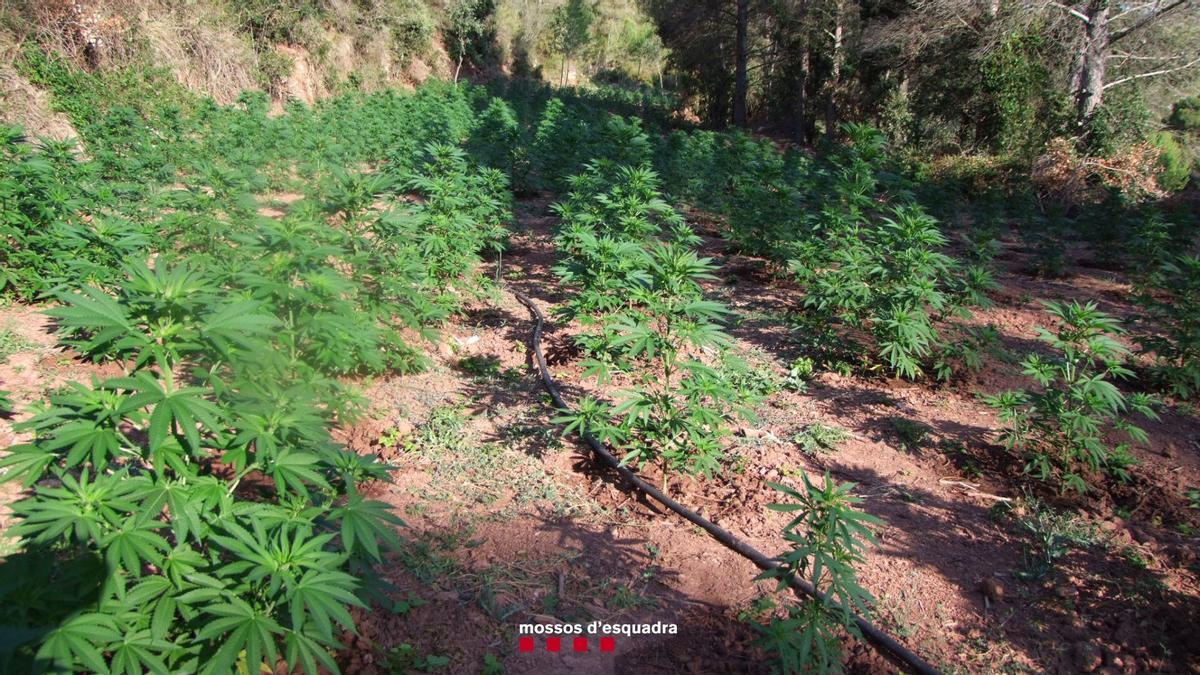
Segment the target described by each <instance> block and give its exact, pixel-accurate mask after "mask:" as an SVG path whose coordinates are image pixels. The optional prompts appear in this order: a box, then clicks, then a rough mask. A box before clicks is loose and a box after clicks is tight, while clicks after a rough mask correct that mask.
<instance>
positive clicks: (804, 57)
mask: <svg viewBox="0 0 1200 675" xmlns="http://www.w3.org/2000/svg"><path fill="white" fill-rule="evenodd" d="M808 69H809V53H808V46H807V45H805V46H804V47H803V48H802V49H801V50H800V77H799V78H798V81H797V82H796V140H797V141H799V142H800V143H805V144H807V143H808V142H809V141H811V140H812V137H811V136H809V133H808V130H809V127H810V126H811V122H810V121H809V119H808Z"/></svg>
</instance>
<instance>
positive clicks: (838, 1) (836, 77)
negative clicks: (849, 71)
mask: <svg viewBox="0 0 1200 675" xmlns="http://www.w3.org/2000/svg"><path fill="white" fill-rule="evenodd" d="M832 38H833V45H832V50H831V53H830V55H829V60H830V69H829V81H828V82H827V83H826V84H827V85H828V86H827V87H826V97H825V137H826V138H829V139H832V138H833V137H834V135H835V134H836V133H837V117H838V114H837V96H838V90H840V89H841V86H842V59H843V54H842V0H835V2H834V4H833V32H832Z"/></svg>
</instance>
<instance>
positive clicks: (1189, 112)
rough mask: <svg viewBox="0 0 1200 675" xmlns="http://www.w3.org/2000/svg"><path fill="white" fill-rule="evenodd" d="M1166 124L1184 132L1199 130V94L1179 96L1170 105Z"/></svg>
mask: <svg viewBox="0 0 1200 675" xmlns="http://www.w3.org/2000/svg"><path fill="white" fill-rule="evenodd" d="M1167 125H1168V126H1170V127H1171V128H1172V129H1175V130H1177V131H1184V132H1189V133H1190V132H1197V131H1200V96H1189V97H1187V98H1181V99H1179V100H1178V101H1176V102H1175V104H1174V105H1172V106H1171V114H1170V116H1168V117H1167Z"/></svg>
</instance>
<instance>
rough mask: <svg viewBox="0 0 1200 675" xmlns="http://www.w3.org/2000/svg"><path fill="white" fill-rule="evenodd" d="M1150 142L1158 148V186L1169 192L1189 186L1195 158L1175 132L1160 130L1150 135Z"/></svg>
mask: <svg viewBox="0 0 1200 675" xmlns="http://www.w3.org/2000/svg"><path fill="white" fill-rule="evenodd" d="M1150 144H1151V145H1153V146H1154V147H1156V148H1158V151H1159V155H1158V165H1159V167H1161V169H1162V170H1161V172H1160V173H1159V174H1158V178H1157V180H1158V186H1159V187H1160V188H1162V189H1163V190H1166V191H1167V192H1178V191H1180V190H1182V189H1183V188H1185V187H1187V184H1188V180H1190V179H1191V177H1192V171H1193V168H1194V166H1195V160H1194V159H1193V157H1192V156H1191V153H1189V152H1188V150H1187V148H1186V147H1184V145H1183V144H1182V143H1180V142H1179V139H1178V138H1177V137H1176V135H1175V134H1173V133H1171V132H1169V131H1159V132H1157V133H1154V134H1151V135H1150Z"/></svg>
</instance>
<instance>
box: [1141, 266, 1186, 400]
mask: <svg viewBox="0 0 1200 675" xmlns="http://www.w3.org/2000/svg"><path fill="white" fill-rule="evenodd" d="M1152 279H1153V286H1150V287H1149V288H1147V289H1146V290H1144V291H1143V292H1142V293H1141V294H1140V295H1139V297H1138V300H1139V303H1140V304H1141V305H1142V307H1144V308H1145V309H1146V311H1147V314H1148V317H1147V321H1146V322H1145V326H1144V328H1143V331H1144V333H1145V334H1144V335H1141V336H1139V337H1138V342H1139V343H1140V347H1141V351H1142V352H1143V353H1149V354H1152V355H1153V356H1154V366H1153V369H1152V374H1153V376H1154V378H1155V379H1156V380H1157V381H1158V383H1159V384H1160V385H1161V386H1162V388H1163V389H1165V390H1166V391H1167V392H1169V393H1170V394H1171V395H1172V396H1175V397H1177V398H1181V399H1189V398H1192V397H1194V396H1196V395H1197V394H1200V257H1197V256H1189V255H1182V256H1178V257H1176V258H1175V259H1174V260H1168V262H1165V263H1162V264H1161V265H1159V266H1158V267H1157V268H1156V270H1155V274H1154V275H1153V276H1152Z"/></svg>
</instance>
